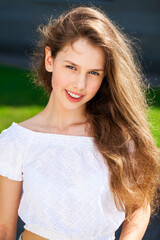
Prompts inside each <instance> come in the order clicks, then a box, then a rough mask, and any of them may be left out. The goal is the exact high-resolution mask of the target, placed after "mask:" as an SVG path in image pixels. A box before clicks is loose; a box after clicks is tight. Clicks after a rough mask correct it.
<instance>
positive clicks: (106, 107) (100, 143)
mask: <svg viewBox="0 0 160 240" xmlns="http://www.w3.org/2000/svg"><path fill="white" fill-rule="evenodd" d="M39 32H40V33H41V35H40V39H39V41H38V44H37V47H36V48H35V51H34V53H33V64H34V65H33V71H34V73H35V77H34V82H35V84H36V85H38V86H42V87H43V88H44V89H45V90H46V92H48V94H50V93H51V91H52V86H51V73H50V72H47V71H46V69H45V47H46V46H49V47H50V48H51V52H52V57H53V58H55V57H56V55H57V53H58V52H59V51H60V50H62V49H63V47H64V46H65V45H66V44H68V43H71V44H72V43H73V42H74V41H76V40H77V39H79V38H85V39H87V40H89V42H90V43H91V44H93V45H95V46H98V47H100V48H102V49H103V51H104V54H105V58H106V66H105V71H106V74H105V77H104V79H103V82H102V85H101V87H100V89H99V91H98V92H97V94H96V95H95V96H94V97H93V99H91V100H90V101H89V102H87V108H86V109H87V114H88V121H89V123H90V125H91V132H90V134H91V135H92V136H93V137H94V142H95V144H96V146H97V148H98V150H99V151H100V152H101V153H102V154H103V156H104V158H105V159H106V164H107V166H108V168H109V170H110V173H111V180H110V186H111V189H112V192H113V196H114V199H115V203H116V206H117V208H119V209H121V210H123V211H125V213H126V216H127V217H129V216H130V215H131V214H132V213H133V211H134V210H135V208H139V207H146V206H147V204H148V203H149V204H150V206H151V213H153V212H154V210H155V209H156V206H157V205H158V203H157V202H158V184H159V181H158V178H159V149H158V148H157V146H156V145H155V142H154V140H153V137H152V135H151V133H150V129H149V123H148V121H147V109H148V105H147V100H146V96H145V91H146V88H147V86H146V85H145V82H144V79H143V74H142V71H141V67H140V62H139V60H138V58H137V57H136V54H135V50H134V47H133V46H132V42H131V40H129V38H128V37H126V35H125V34H124V33H122V31H121V30H120V28H119V27H117V26H116V25H115V24H113V23H112V21H111V20H110V19H109V18H108V17H107V16H106V14H105V13H103V12H102V11H101V10H100V9H98V8H96V7H93V6H92V7H85V6H83V7H77V8H73V9H71V10H70V11H67V12H65V13H63V14H62V15H61V16H60V17H59V18H58V19H53V18H51V19H50V20H49V23H48V24H47V25H46V26H44V25H41V26H40V27H39Z"/></svg>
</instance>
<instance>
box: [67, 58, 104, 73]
mask: <svg viewBox="0 0 160 240" xmlns="http://www.w3.org/2000/svg"><path fill="white" fill-rule="evenodd" d="M64 62H68V63H70V64H72V65H74V66H77V67H79V66H78V65H77V64H76V63H74V62H72V61H70V60H64ZM91 70H92V71H93V70H94V71H104V69H103V68H101V69H91Z"/></svg>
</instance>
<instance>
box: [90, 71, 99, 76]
mask: <svg viewBox="0 0 160 240" xmlns="http://www.w3.org/2000/svg"><path fill="white" fill-rule="evenodd" d="M91 74H93V75H98V76H99V73H97V72H94V71H91Z"/></svg>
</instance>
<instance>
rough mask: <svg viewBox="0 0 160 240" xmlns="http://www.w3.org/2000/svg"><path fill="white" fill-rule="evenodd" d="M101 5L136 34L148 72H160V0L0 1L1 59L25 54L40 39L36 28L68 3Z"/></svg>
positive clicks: (118, 21) (113, 18)
mask: <svg viewBox="0 0 160 240" xmlns="http://www.w3.org/2000/svg"><path fill="white" fill-rule="evenodd" d="M89 3H92V4H94V5H95V6H98V7H99V6H100V7H101V8H102V9H103V10H104V11H105V12H106V13H107V14H108V15H109V17H110V18H111V19H112V20H114V21H115V22H116V23H117V25H119V26H121V27H123V31H124V32H125V33H128V34H129V35H130V36H134V37H135V38H137V39H139V41H138V40H137V43H138V44H139V45H140V47H141V53H142V57H143V59H144V60H143V59H142V62H143V64H144V67H145V68H146V69H147V70H149V71H154V72H159V65H160V48H159V42H160V27H159V26H160V1H159V0H141V1H139V0H135V1H128V0H109V1H107V0H104V1H98V0H97V1H92V0H91V1H87V0H86V1H77V0H67V1H65V0H58V1H54V0H28V1H24V0H1V1H0V61H2V60H1V59H2V58H3V56H5V54H9V55H14V56H15V57H16V56H20V55H21V56H25V52H26V50H28V51H30V50H31V49H32V46H33V45H34V41H35V40H36V38H37V34H36V28H37V26H38V25H39V24H40V23H47V19H48V18H49V17H50V16H51V15H53V16H54V17H58V15H59V14H61V13H62V12H63V11H64V10H65V9H67V8H68V7H69V6H73V5H74V6H77V5H80V4H85V5H88V4H89Z"/></svg>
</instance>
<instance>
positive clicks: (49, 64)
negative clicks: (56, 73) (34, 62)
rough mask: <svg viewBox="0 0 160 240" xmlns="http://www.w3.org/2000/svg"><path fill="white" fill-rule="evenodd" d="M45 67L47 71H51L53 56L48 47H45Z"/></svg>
mask: <svg viewBox="0 0 160 240" xmlns="http://www.w3.org/2000/svg"><path fill="white" fill-rule="evenodd" d="M45 68H46V70H47V71H48V72H52V71H53V58H52V54H51V49H50V47H48V46H46V47H45Z"/></svg>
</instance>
